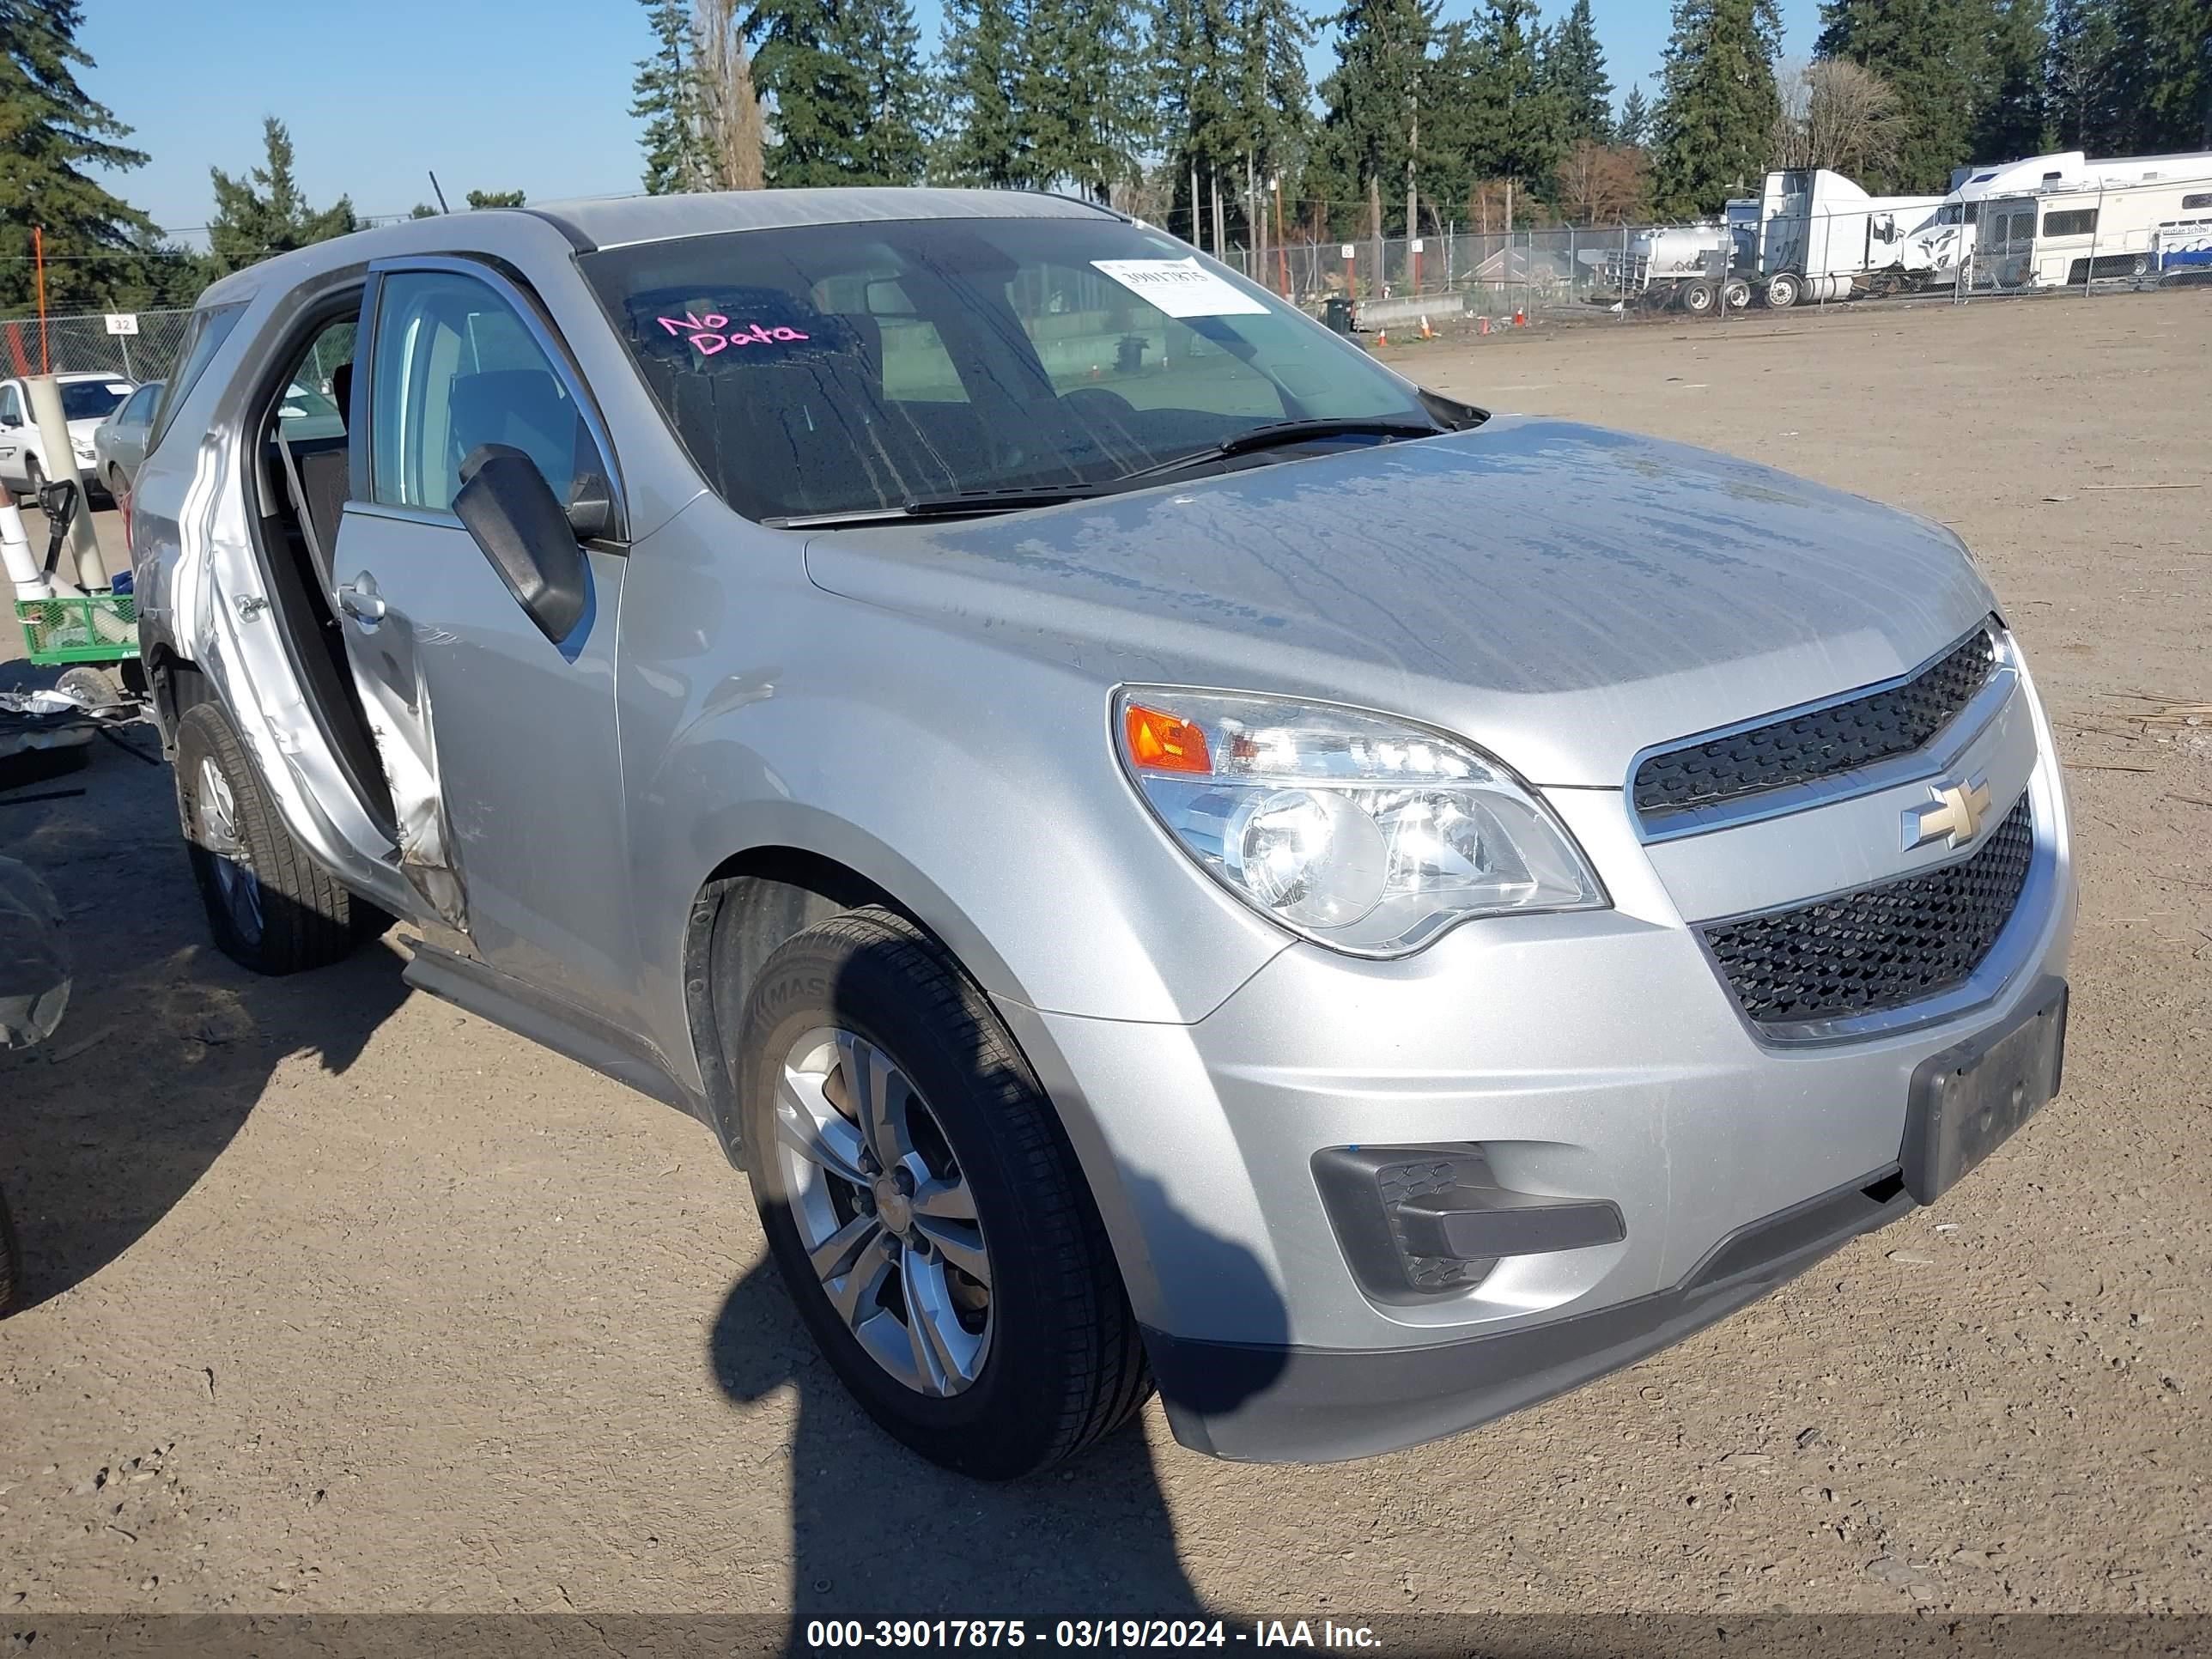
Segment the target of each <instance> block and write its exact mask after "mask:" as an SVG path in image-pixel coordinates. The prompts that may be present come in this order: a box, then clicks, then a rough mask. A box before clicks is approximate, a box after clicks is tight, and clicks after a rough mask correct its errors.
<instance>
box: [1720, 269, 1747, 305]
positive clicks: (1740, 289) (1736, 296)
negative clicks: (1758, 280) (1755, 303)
mask: <svg viewBox="0 0 2212 1659" xmlns="http://www.w3.org/2000/svg"><path fill="white" fill-rule="evenodd" d="M1721 302H1722V303H1723V305H1725V306H1727V307H1728V308H1729V310H1730V311H1744V310H1747V309H1748V308H1749V307H1750V305H1751V284H1750V283H1747V282H1746V281H1744V279H1743V278H1742V277H1741V276H1731V277H1729V279H1728V281H1727V282H1725V283H1722V284H1721Z"/></svg>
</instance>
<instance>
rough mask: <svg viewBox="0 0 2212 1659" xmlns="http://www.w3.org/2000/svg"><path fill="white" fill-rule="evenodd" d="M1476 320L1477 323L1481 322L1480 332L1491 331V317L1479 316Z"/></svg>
mask: <svg viewBox="0 0 2212 1659" xmlns="http://www.w3.org/2000/svg"><path fill="white" fill-rule="evenodd" d="M1474 320H1475V321H1476V323H1477V324H1479V325H1480V332H1482V333H1485V334H1487V333H1489V332H1490V319H1489V318H1487V317H1478V318H1476V319H1474Z"/></svg>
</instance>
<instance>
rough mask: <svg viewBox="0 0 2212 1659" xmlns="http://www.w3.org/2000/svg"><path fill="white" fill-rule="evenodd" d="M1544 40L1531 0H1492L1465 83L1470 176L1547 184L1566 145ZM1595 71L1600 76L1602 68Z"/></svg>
mask: <svg viewBox="0 0 2212 1659" xmlns="http://www.w3.org/2000/svg"><path fill="white" fill-rule="evenodd" d="M1593 44H1595V43H1593ZM1475 55H1476V61H1477V64H1478V68H1477V71H1476V76H1475V81H1474V85H1473V87H1471V88H1468V94H1470V95H1471V96H1472V98H1473V100H1474V107H1475V112H1476V114H1475V121H1474V131H1473V136H1474V143H1475V146H1476V149H1475V152H1474V155H1473V156H1472V157H1471V158H1470V160H1471V161H1472V163H1473V167H1474V173H1475V176H1476V177H1478V178H1481V179H1511V180H1512V181H1513V183H1514V184H1515V185H1516V186H1518V187H1521V188H1525V189H1529V190H1535V191H1549V189H1550V187H1551V183H1552V173H1553V168H1555V167H1558V166H1559V157H1560V155H1562V154H1563V153H1564V152H1565V149H1566V138H1567V134H1566V132H1565V127H1566V125H1567V118H1568V110H1567V100H1566V99H1565V97H1563V96H1562V95H1561V94H1562V90H1563V88H1561V87H1560V84H1559V82H1557V81H1555V80H1554V79H1553V76H1552V74H1551V60H1552V57H1553V53H1552V52H1550V51H1547V40H1546V38H1545V34H1544V31H1543V29H1542V27H1541V25H1540V24H1539V23H1538V22H1537V21H1536V8H1535V5H1534V0H1490V4H1489V10H1488V12H1487V14H1486V15H1485V16H1484V17H1483V18H1482V19H1481V20H1480V23H1479V25H1478V30H1477V33H1476V36H1475ZM1586 67H1587V66H1586ZM1597 73H1598V76H1599V78H1600V79H1601V80H1602V79H1603V76H1604V70H1603V69H1602V68H1601V67H1600V68H1598V70H1597ZM1583 90H1584V91H1585V92H1587V90H1588V88H1587V87H1585V88H1583ZM1607 90H1608V91H1610V88H1607Z"/></svg>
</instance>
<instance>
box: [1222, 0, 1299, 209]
mask: <svg viewBox="0 0 2212 1659" xmlns="http://www.w3.org/2000/svg"><path fill="white" fill-rule="evenodd" d="M1312 39H1313V25H1312V23H1311V22H1310V21H1309V20H1308V18H1307V16H1306V15H1305V13H1304V10H1303V9H1300V7H1299V6H1298V5H1297V0H1244V3H1243V15H1242V16H1241V17H1240V18H1239V19H1238V21H1237V52H1238V54H1239V56H1240V58H1241V60H1242V66H1243V77H1242V80H1241V82H1240V83H1239V88H1240V89H1239V96H1238V100H1237V101H1238V106H1239V108H1240V112H1241V115H1242V118H1243V123H1244V130H1245V131H1246V132H1247V133H1248V134H1249V136H1250V142H1251V153H1252V162H1253V166H1254V168H1255V171H1256V173H1257V174H1258V176H1259V178H1260V179H1261V182H1262V183H1264V182H1265V181H1266V180H1267V178H1269V177H1270V176H1271V175H1275V174H1279V173H1286V172H1288V171H1289V170H1290V169H1291V167H1292V166H1293V165H1294V164H1295V163H1296V161H1297V158H1298V156H1299V155H1301V153H1302V152H1303V151H1304V149H1305V146H1306V143H1307V137H1308V129H1309V128H1310V126H1311V125H1312V122H1313V114H1312V107H1313V86H1312V83H1311V82H1310V81H1309V80H1308V78H1307V76H1306V47H1307V46H1308V44H1309V43H1310V42H1311V40H1312Z"/></svg>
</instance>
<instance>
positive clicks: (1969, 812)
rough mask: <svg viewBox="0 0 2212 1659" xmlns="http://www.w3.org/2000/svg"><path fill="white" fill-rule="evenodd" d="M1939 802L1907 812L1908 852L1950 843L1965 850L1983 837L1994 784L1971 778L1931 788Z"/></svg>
mask: <svg viewBox="0 0 2212 1659" xmlns="http://www.w3.org/2000/svg"><path fill="white" fill-rule="evenodd" d="M1929 792H1930V793H1932V794H1933V795H1934V796H1935V799H1933V800H1930V801H1924V802H1923V803H1922V804H1921V805H1918V806H1908V807H1906V808H1905V851H1906V852H1908V853H1909V852H1911V850H1912V849H1913V848H1916V847H1925V846H1927V845H1928V843H1929V842H1931V841H1944V840H1948V841H1949V842H1950V843H1951V845H1952V846H1954V847H1964V846H1965V845H1966V843H1967V842H1970V841H1972V840H1973V838H1974V837H1975V836H1978V835H1979V834H1980V833H1981V830H1982V817H1983V815H1984V813H1986V812H1987V811H1989V810H1990V781H1989V780H1988V779H1987V778H1969V779H1967V780H1966V781H1964V782H1962V783H1951V782H1948V781H1946V782H1943V783H1940V784H1930V785H1929Z"/></svg>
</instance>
